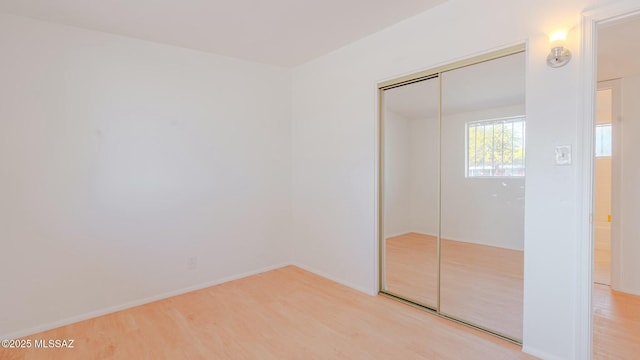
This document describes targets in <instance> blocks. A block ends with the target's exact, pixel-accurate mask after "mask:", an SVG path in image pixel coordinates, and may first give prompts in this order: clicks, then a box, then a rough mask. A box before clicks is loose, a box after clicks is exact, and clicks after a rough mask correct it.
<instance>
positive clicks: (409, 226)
mask: <svg viewBox="0 0 640 360" xmlns="http://www.w3.org/2000/svg"><path fill="white" fill-rule="evenodd" d="M438 93H439V80H438V77H437V76H435V77H428V78H426V79H421V80H419V81H416V82H412V83H410V84H406V85H403V86H398V87H394V88H391V89H388V90H386V91H384V94H383V99H382V101H383V104H384V116H383V120H382V124H381V125H382V132H383V138H384V150H383V153H384V157H383V160H382V164H383V166H384V179H383V182H384V184H385V185H384V186H385V188H384V192H383V193H384V201H383V202H384V204H385V205H384V216H383V219H384V238H385V244H384V247H385V250H386V251H385V256H384V284H385V287H384V289H385V290H386V291H387V292H388V293H390V294H394V295H396V296H399V297H402V298H404V299H406V300H410V301H412V302H415V303H418V304H421V305H424V306H427V307H429V308H432V309H435V308H436V307H437V302H438V300H437V298H438V284H437V281H438V263H437V236H438V173H437V171H433V169H437V168H438V158H439V155H438V151H439V143H438V141H439V120H438V114H439V101H438Z"/></svg>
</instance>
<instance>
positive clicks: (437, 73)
mask: <svg viewBox="0 0 640 360" xmlns="http://www.w3.org/2000/svg"><path fill="white" fill-rule="evenodd" d="M522 52H526V44H524V43H523V44H518V45H514V46H510V47H507V48H504V49H501V50H497V51H492V52H489V53H486V54H483V55H479V56H475V57H471V58H468V59H464V60H461V61H457V62H453V63H451V64H447V65H443V66H439V67H435V68H431V69H427V70H423V71H420V72H416V73H413V74H409V75H405V76H402V77H399V78H395V79H391V80H387V81H383V82H381V83H378V85H377V87H378V139H377V141H378V151H377V157H378V174H377V177H378V179H377V184H378V193H377V197H378V199H377V202H376V203H377V221H378V226H377V233H378V294H379V295H382V296H386V297H390V298H392V299H395V300H398V301H400V302H403V303H406V304H408V305H410V306H413V307H416V308H419V309H421V310H424V311H427V312H430V313H433V314H435V315H438V316H440V317H443V318H446V319H448V320H451V321H454V322H457V323H460V324H462V325H465V326H469V327H471V328H474V329H477V330H480V331H482V332H485V333H488V334H491V335H494V336H497V337H500V338H502V339H505V340H507V341H510V342H512V343H515V344H518V345H522V340H521V339H514V338H511V337H508V336H506V335H504V334H500V333H496V332H493V331H491V330H489V329H485V328H483V327H481V326H478V325H474V324H471V323H468V322H465V321H463V320H460V319H457V318H454V317H451V316H448V315H446V314H443V313H442V312H441V311H440V269H441V256H440V251H441V228H442V224H441V221H440V217H441V214H440V211H438V219H437V224H438V231H437V249H436V254H437V259H436V261H437V274H436V278H437V280H436V284H437V289H436V291H437V295H436V296H437V304H436V308H435V309H433V308H430V307H427V306H424V305H421V304H418V303H415V302H413V301H411V300H408V299H405V298H403V297H402V296H401V295H400V294H393V293H390V292H388V291H385V290H384V289H385V288H386V283H385V279H386V276H385V266H384V265H385V238H384V206H385V204H384V186H385V183H384V175H385V173H384V166H385V164H384V145H385V140H384V130H385V129H384V109H385V108H384V91H385V90H390V89H393V88H396V87H399V86H404V85H409V84H412V83H415V82H418V81H422V80H426V79H432V78H437V79H438V87H439V91H438V96H439V98H438V131H439V132H442V74H443V73H444V72H446V71H451V70H455V69H459V68H462V67H466V66H471V65H475V64H479V63H482V62H485V61H491V60H494V59H498V58H501V57H505V56H509V55H514V54H517V53H522ZM438 136H440V135H438ZM438 147H439V149H438V174H440V173H441V159H440V156H441V151H442V149H441V147H442V143H441V142H439V145H438ZM437 197H438V208H440V201H441V197H442V184H441V179H440V175H438V195H437Z"/></svg>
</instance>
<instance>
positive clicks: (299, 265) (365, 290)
mask: <svg viewBox="0 0 640 360" xmlns="http://www.w3.org/2000/svg"><path fill="white" fill-rule="evenodd" d="M292 265H293V266H297V267H299V268H300V269H303V270H306V271H308V272H310V273H314V274H316V275H318V276H322V277H323V278H325V279H329V280H331V281H335V282H337V283H338V284H342V285H344V286H346V287H349V288H352V289H354V290H357V291H359V292H361V293H365V294H367V295H371V296H375V295H378V291H377V290H373V291H372V290H371V289H366V288H364V287H362V286H359V285H356V284H353V283H350V282H348V281H345V280H343V279H338V278H336V277H334V276H332V275H329V274H327V273H326V272H324V271H320V270H318V269H314V268H312V267H310V266H307V265H303V264H300V263H295V262H294V263H293V264H292Z"/></svg>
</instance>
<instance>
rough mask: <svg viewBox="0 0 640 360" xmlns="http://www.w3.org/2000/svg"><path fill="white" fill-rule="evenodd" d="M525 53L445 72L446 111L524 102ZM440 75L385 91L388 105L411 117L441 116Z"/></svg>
mask: <svg viewBox="0 0 640 360" xmlns="http://www.w3.org/2000/svg"><path fill="white" fill-rule="evenodd" d="M525 64H526V59H525V53H524V52H521V53H517V54H514V55H509V56H505V57H501V58H498V59H494V60H491V61H485V62H482V63H479V64H475V65H472V66H467V67H463V68H460V69H455V70H452V71H447V72H445V73H443V75H442V111H443V114H445V115H446V114H456V113H463V112H469V111H475V110H481V109H491V108H498V107H505V106H513V105H522V104H524V103H525V77H526V76H525V69H526V68H525ZM438 105H439V103H438V79H437V78H436V79H430V80H425V81H421V82H418V83H413V84H410V85H405V86H400V87H397V88H393V89H390V90H386V91H385V92H384V106H385V109H387V110H389V111H392V112H394V113H396V114H399V115H401V116H403V117H405V118H408V119H414V120H416V119H428V118H433V117H437V116H438Z"/></svg>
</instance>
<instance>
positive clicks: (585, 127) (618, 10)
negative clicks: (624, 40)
mask: <svg viewBox="0 0 640 360" xmlns="http://www.w3.org/2000/svg"><path fill="white" fill-rule="evenodd" d="M638 14H640V4H638V2H637V1H634V0H622V1H619V2H617V3H615V4H613V5H608V6H604V7H601V8H598V9H594V10H590V11H586V12H584V13H583V14H582V20H581V27H582V44H581V55H582V56H581V60H582V61H581V66H580V84H579V85H580V89H582V93H581V94H580V98H581V104H580V109H579V111H580V113H579V119H581V120H580V121H579V122H578V134H579V135H581V136H579V138H578V149H579V150H578V151H579V154H580V160H581V163H582V171H581V174H580V176H579V179H580V180H579V181H580V184H579V188H580V196H579V197H578V214H577V216H578V239H579V241H578V256H579V259H578V295H579V298H578V302H579V304H578V306H577V308H576V309H577V312H578V313H577V314H576V316H577V319H578V323H577V325H578V331H577V339H576V340H577V341H576V358H577V359H591V358H592V356H591V355H592V352H593V315H592V287H593V245H594V239H593V221H592V219H593V209H594V198H595V196H594V190H595V189H594V186H593V183H594V175H595V173H594V171H595V166H594V161H595V160H594V159H595V158H594V131H595V123H596V120H595V96H596V89H597V85H598V84H597V76H596V75H597V67H596V64H597V40H598V39H597V37H598V26H601V25H605V24H608V23H612V22H616V21H619V20H621V19H624V18H627V17H630V16H634V15H638Z"/></svg>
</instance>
